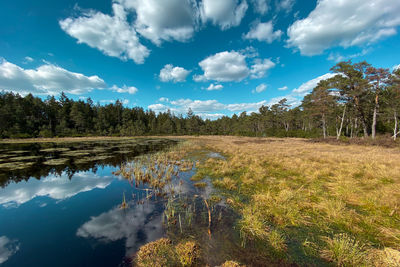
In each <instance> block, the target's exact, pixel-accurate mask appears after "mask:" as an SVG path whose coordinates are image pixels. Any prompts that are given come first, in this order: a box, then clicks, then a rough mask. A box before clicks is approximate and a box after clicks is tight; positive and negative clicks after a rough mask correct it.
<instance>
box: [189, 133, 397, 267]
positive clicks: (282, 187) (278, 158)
mask: <svg viewBox="0 0 400 267" xmlns="http://www.w3.org/2000/svg"><path fill="white" fill-rule="evenodd" d="M191 140H192V142H193V143H197V144H202V145H203V146H205V148H206V149H209V150H213V151H216V152H219V153H220V154H222V155H224V156H225V159H224V158H211V159H208V160H206V161H204V162H202V163H201V164H199V166H198V171H199V173H201V174H204V175H207V176H208V177H210V178H211V181H212V182H213V185H214V186H215V187H217V188H219V189H220V190H221V192H222V194H223V195H224V196H225V197H226V199H227V201H226V202H227V203H228V204H229V205H230V206H232V207H233V208H234V209H235V210H236V211H237V212H238V213H239V214H240V215H241V218H240V219H239V221H238V224H237V225H238V227H237V228H238V230H239V231H240V233H241V236H242V242H243V245H246V246H252V247H257V248H258V249H259V251H260V255H266V256H265V257H266V259H267V258H269V259H271V258H276V259H279V260H281V259H285V262H286V263H287V264H293V263H294V264H298V265H315V264H317V265H331V264H333V265H337V266H360V265H363V264H364V265H367V266H371V265H372V266H373V265H378V266H386V265H385V264H383V265H379V264H377V262H384V263H385V262H393V261H394V260H393V258H396V255H397V254H396V253H400V252H399V250H400V164H399V162H400V150H399V148H387V147H382V146H365V145H354V144H349V145H346V146H343V145H337V144H328V143H322V142H309V141H308V140H304V139H277V138H246V137H241V138H239V137H198V138H191ZM196 180H201V175H198V176H196ZM388 251H390V253H389V252H388ZM389 254H390V255H389ZM392 254H393V255H395V256H393V255H392ZM387 255H389V256H387ZM377 257H378V258H379V259H377ZM387 266H390V265H387Z"/></svg>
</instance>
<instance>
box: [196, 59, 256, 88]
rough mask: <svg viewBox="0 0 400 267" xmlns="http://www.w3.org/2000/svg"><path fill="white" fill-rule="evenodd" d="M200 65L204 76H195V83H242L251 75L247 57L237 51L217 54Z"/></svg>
mask: <svg viewBox="0 0 400 267" xmlns="http://www.w3.org/2000/svg"><path fill="white" fill-rule="evenodd" d="M199 65H200V67H201V68H202V70H203V71H204V74H203V75H200V76H195V77H194V80H195V81H201V80H215V81H219V82H230V81H242V80H243V79H244V78H246V77H247V76H248V75H249V69H248V67H247V64H246V57H245V56H244V55H242V54H240V53H238V52H235V51H231V52H228V51H224V52H220V53H217V54H215V55H212V56H210V57H208V58H206V59H204V60H203V61H201V62H200V63H199Z"/></svg>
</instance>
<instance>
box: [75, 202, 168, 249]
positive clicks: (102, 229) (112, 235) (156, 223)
mask: <svg viewBox="0 0 400 267" xmlns="http://www.w3.org/2000/svg"><path fill="white" fill-rule="evenodd" d="M129 207H130V208H129V209H125V210H121V209H119V208H118V207H115V208H114V209H111V210H109V211H107V212H104V213H102V214H100V215H99V216H97V217H92V218H91V219H90V220H89V221H88V222H86V223H84V224H83V225H82V226H81V227H80V228H79V229H78V231H77V233H76V234H77V236H80V237H84V238H95V239H98V240H99V241H102V242H106V243H108V242H113V241H117V240H120V239H126V242H125V246H126V254H127V255H130V254H132V253H134V252H135V251H136V250H137V249H138V248H139V247H140V246H141V245H143V244H145V243H147V242H151V241H154V240H156V239H158V238H160V237H161V236H162V235H163V226H162V213H161V212H160V213H157V212H155V211H156V209H157V207H156V205H155V204H152V203H145V204H144V205H135V202H132V201H131V202H129Z"/></svg>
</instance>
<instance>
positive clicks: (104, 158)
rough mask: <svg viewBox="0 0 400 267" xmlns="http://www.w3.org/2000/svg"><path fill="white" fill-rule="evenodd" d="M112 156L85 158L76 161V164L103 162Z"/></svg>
mask: <svg viewBox="0 0 400 267" xmlns="http://www.w3.org/2000/svg"><path fill="white" fill-rule="evenodd" d="M112 157H113V156H112V155H100V156H94V157H84V158H78V159H75V160H74V162H75V163H76V164H84V163H88V162H92V161H102V160H106V159H109V158H112Z"/></svg>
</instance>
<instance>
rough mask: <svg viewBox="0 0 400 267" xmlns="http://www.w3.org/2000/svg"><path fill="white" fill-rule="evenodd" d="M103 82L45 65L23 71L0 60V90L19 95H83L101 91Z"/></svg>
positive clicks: (51, 65)
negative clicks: (64, 93) (62, 93)
mask: <svg viewBox="0 0 400 267" xmlns="http://www.w3.org/2000/svg"><path fill="white" fill-rule="evenodd" d="M105 87H106V84H105V82H104V81H103V80H102V79H101V78H100V77H98V76H97V75H93V76H85V75H83V74H81V73H76V72H71V71H68V70H66V69H63V68H61V67H58V66H55V65H53V64H50V63H46V64H44V65H42V66H39V67H38V68H36V69H23V68H21V67H19V66H17V65H15V64H13V63H10V62H8V61H6V60H5V59H0V90H8V91H13V92H16V93H21V94H27V93H32V94H50V95H55V94H59V93H60V92H61V91H65V92H68V93H71V94H83V93H86V92H90V91H92V90H93V89H103V88H105Z"/></svg>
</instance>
